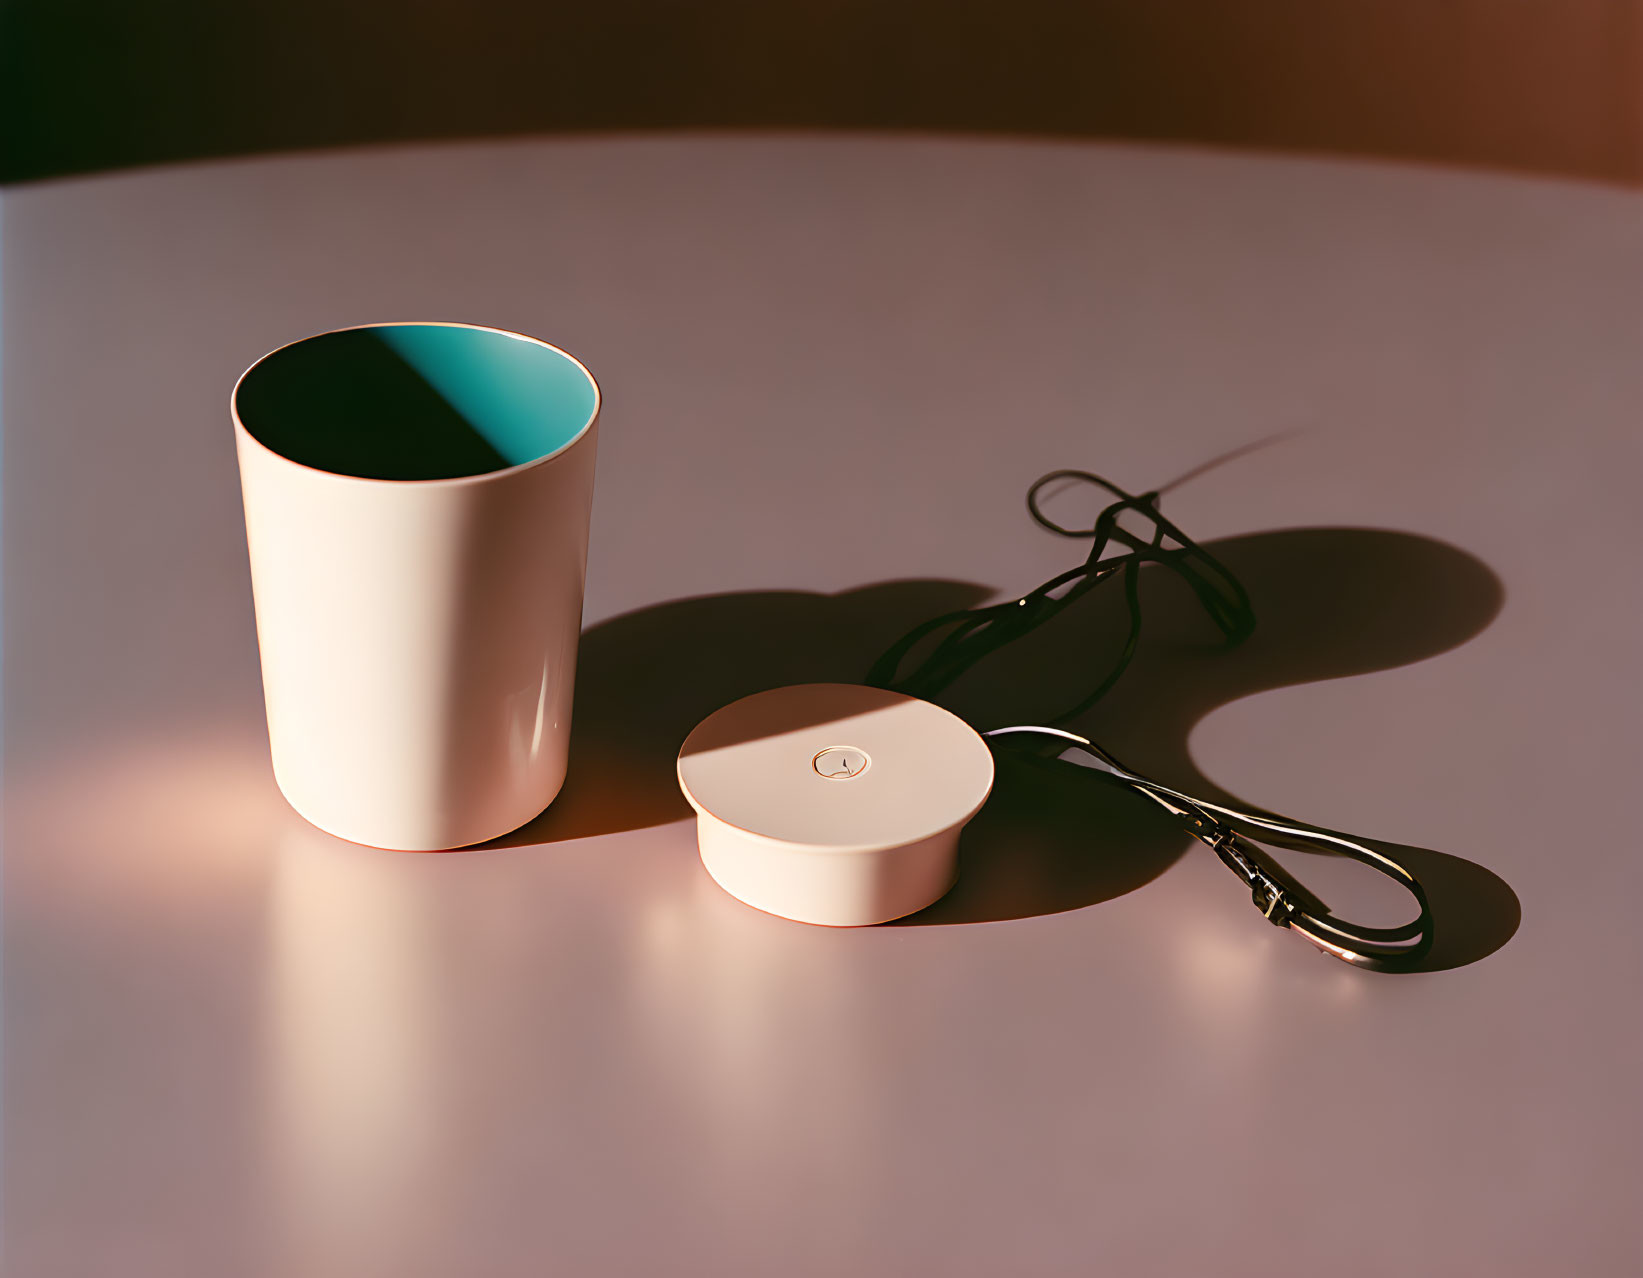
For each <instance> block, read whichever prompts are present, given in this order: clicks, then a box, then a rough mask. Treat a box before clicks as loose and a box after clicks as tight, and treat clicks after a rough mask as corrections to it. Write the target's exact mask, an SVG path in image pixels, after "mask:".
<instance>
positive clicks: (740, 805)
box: [679, 683, 993, 852]
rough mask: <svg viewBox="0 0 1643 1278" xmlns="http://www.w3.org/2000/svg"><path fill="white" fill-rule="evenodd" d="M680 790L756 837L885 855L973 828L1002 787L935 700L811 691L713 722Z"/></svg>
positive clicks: (686, 754)
mask: <svg viewBox="0 0 1643 1278" xmlns="http://www.w3.org/2000/svg"><path fill="white" fill-rule="evenodd" d="M679 786H680V788H681V789H682V790H683V791H684V792H685V797H686V798H687V799H689V800H690V802H691V805H692V806H693V807H694V808H695V809H696V810H697V811H698V812H701V813H704V814H706V815H707V816H710V817H714V818H717V819H718V820H720V821H723V822H725V823H726V824H728V825H732V826H735V827H736V828H737V829H740V830H744V831H746V832H748V833H750V834H757V835H763V836H764V837H766V838H771V839H778V840H780V841H782V842H784V843H792V844H799V845H803V846H805V847H807V848H813V849H817V850H826V851H834V852H877V851H882V850H884V849H886V848H891V847H898V846H900V845H902V844H904V843H913V842H917V841H918V840H921V839H928V838H930V837H932V836H933V835H936V834H939V833H941V832H942V831H943V830H947V829H950V828H952V827H953V826H955V825H961V824H963V823H964V822H966V821H968V820H969V819H970V818H971V817H972V816H974V815H975V814H976V812H977V810H978V809H979V808H980V807H981V805H982V804H983V803H984V802H986V800H987V795H988V793H989V792H990V791H991V789H992V786H993V756H992V752H991V751H990V750H989V749H988V748H987V743H986V742H985V741H983V740H982V739H981V736H980V735H979V734H978V733H977V732H976V730H975V729H974V728H972V727H970V725H969V724H967V723H965V722H964V720H962V719H960V718H959V717H958V716H957V715H954V714H951V713H950V712H948V711H946V710H943V709H942V708H941V707H940V706H936V705H931V704H930V703H929V702H928V701H920V700H919V699H918V698H917V697H909V696H906V695H904V694H902V693H899V692H886V691H885V690H883V689H882V688H867V687H862V686H860V685H858V684H852V683H805V684H796V685H794V686H792V687H788V688H774V689H772V690H771V691H769V692H757V693H754V694H753V695H752V696H751V697H743V698H742V699H741V700H740V701H733V702H731V703H730V704H729V705H728V706H725V707H724V708H723V709H722V710H717V711H715V712H714V713H713V714H710V715H709V716H708V717H707V718H706V719H703V720H702V722H701V723H699V724H697V725H696V729H695V731H693V732H692V733H691V734H690V736H688V737H687V738H686V739H685V743H684V746H683V747H682V748H681V749H680V751H679Z"/></svg>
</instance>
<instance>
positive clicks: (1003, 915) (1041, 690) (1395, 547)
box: [900, 528, 1521, 971]
mask: <svg viewBox="0 0 1643 1278" xmlns="http://www.w3.org/2000/svg"><path fill="white" fill-rule="evenodd" d="M1206 548H1207V549H1208V550H1209V551H1210V552H1211V553H1212V554H1214V555H1215V556H1216V557H1218V558H1219V559H1221V560H1222V562H1224V563H1225V564H1227V566H1228V567H1230V568H1231V569H1232V570H1233V571H1234V572H1235V573H1236V574H1237V575H1238V576H1239V578H1240V579H1241V580H1242V581H1243V582H1244V584H1245V585H1246V586H1247V587H1248V589H1249V592H1250V595H1251V597H1252V599H1253V601H1254V604H1255V610H1256V614H1257V616H1258V625H1257V628H1256V631H1255V633H1254V635H1253V636H1251V638H1250V639H1249V640H1247V641H1246V642H1245V643H1244V644H1243V645H1241V646H1240V647H1238V648H1234V649H1230V650H1229V649H1227V648H1225V647H1223V646H1221V645H1220V644H1219V642H1217V641H1216V640H1217V639H1218V636H1216V634H1215V631H1214V630H1213V628H1212V627H1211V626H1210V624H1209V623H1208V621H1207V620H1205V619H1204V618H1203V617H1202V616H1201V615H1200V614H1199V613H1198V611H1197V608H1198V605H1197V603H1196V601H1195V600H1194V599H1193V597H1192V595H1191V594H1190V593H1189V592H1188V591H1187V590H1186V589H1185V587H1184V586H1182V585H1181V584H1180V583H1179V582H1177V581H1175V580H1173V579H1172V578H1170V577H1169V576H1168V575H1167V574H1165V573H1162V572H1158V571H1155V570H1153V569H1148V570H1147V572H1146V575H1145V578H1144V593H1145V607H1146V621H1145V630H1144V633H1143V640H1142V644H1141V648H1140V651H1139V652H1138V654H1137V656H1136V659H1135V661H1134V663H1133V664H1132V665H1131V667H1130V669H1129V670H1128V671H1127V672H1126V673H1125V676H1124V678H1123V679H1122V680H1121V681H1120V682H1119V684H1118V685H1117V687H1115V688H1114V690H1113V691H1112V693H1111V694H1109V696H1108V697H1107V698H1106V700H1104V701H1103V702H1102V703H1101V704H1100V705H1098V706H1097V707H1096V708H1095V709H1094V710H1093V711H1091V712H1090V713H1089V714H1088V715H1086V716H1084V717H1083V718H1082V719H1081V720H1080V722H1078V723H1077V724H1075V725H1073V726H1074V727H1075V729H1076V730H1077V731H1080V732H1083V733H1085V734H1086V735H1089V736H1092V737H1094V738H1095V739H1097V740H1099V741H1101V742H1102V743H1103V744H1104V745H1107V746H1109V747H1110V748H1111V749H1113V750H1114V751H1115V752H1116V753H1117V755H1118V757H1119V758H1121V759H1122V760H1124V762H1125V763H1127V764H1129V765H1131V766H1133V767H1135V768H1138V769H1139V770H1140V771H1142V772H1144V773H1147V774H1149V775H1152V776H1156V777H1157V778H1159V779H1160V780H1162V781H1165V782H1166V783H1168V784H1171V785H1175V786H1178V787H1180V788H1182V789H1185V790H1187V791H1189V792H1192V793H1196V794H1201V795H1203V796H1204V797H1206V798H1211V799H1220V800H1221V801H1223V802H1227V803H1230V804H1233V805H1235V806H1240V807H1250V806H1259V805H1251V804H1249V803H1247V802H1245V801H1244V800H1242V799H1240V798H1238V797H1237V796H1234V795H1231V794H1228V793H1227V792H1226V791H1225V790H1223V789H1222V788H1221V787H1220V786H1218V785H1216V784H1215V783H1214V782H1213V781H1212V780H1211V779H1210V778H1208V777H1206V776H1205V775H1204V774H1203V773H1202V772H1201V771H1200V770H1199V768H1198V766H1197V764H1196V763H1195V762H1194V761H1193V759H1192V756H1191V754H1190V752H1189V751H1188V747H1187V743H1188V740H1189V737H1190V734H1191V732H1192V729H1193V728H1194V726H1195V725H1196V724H1197V723H1198V722H1199V721H1200V720H1202V719H1203V718H1204V717H1205V716H1207V715H1208V714H1210V713H1211V712H1213V711H1214V710H1216V709H1217V708H1219V707H1221V706H1224V705H1227V704H1228V703H1230V702H1233V701H1237V700H1239V699H1241V698H1243V697H1248V696H1253V695H1256V694H1258V693H1261V692H1265V691H1270V690H1272V689H1275V688H1282V687H1289V686H1293V685H1296V684H1303V683H1312V682H1317V681H1320V680H1325V679H1337V678H1343V677H1346V676H1349V675H1358V674H1365V673H1368V672H1371V671H1375V670H1386V669H1391V668H1394V667H1397V666H1402V665H1408V664H1411V663H1413V662H1417V661H1421V660H1424V659H1426V658H1428V657H1432V656H1435V655H1437V654H1438V653H1441V652H1444V651H1447V650H1448V649H1450V648H1454V647H1456V646H1458V645H1459V644H1462V643H1464V642H1466V641H1467V640H1468V639H1470V638H1472V637H1473V636H1474V635H1476V634H1478V633H1479V632H1481V631H1482V630H1483V629H1485V628H1486V627H1487V626H1488V625H1489V623H1490V622H1491V621H1492V620H1493V619H1494V617H1495V615H1496V614H1497V613H1498V612H1499V610H1500V607H1501V604H1502V602H1503V600H1504V598H1505V592H1504V589H1503V587H1502V586H1501V583H1500V581H1499V579H1498V578H1497V577H1496V576H1495V574H1494V573H1493V572H1492V571H1491V570H1490V569H1489V568H1488V567H1487V565H1485V564H1484V563H1482V562H1481V561H1480V560H1478V559H1476V558H1475V557H1474V556H1472V555H1470V554H1467V553H1466V552H1465V551H1462V550H1460V549H1458V548H1456V547H1454V546H1450V545H1447V544H1446V543H1443V542H1440V541H1436V540H1433V539H1431V538H1427V537H1421V536H1416V535H1414V534H1410V533H1402V532H1392V531H1387V530H1383V529H1369V528H1297V529H1287V530H1283V531H1278V532H1268V533H1258V534H1253V535H1250V536H1244V537H1234V538H1228V539H1224V540H1221V541H1218V542H1213V543H1209V544H1208V546H1207V547H1206ZM1122 613H1123V608H1122V603H1121V600H1120V599H1119V597H1118V593H1117V591H1116V590H1112V591H1109V592H1107V593H1103V592H1100V591H1097V592H1095V593H1094V594H1093V595H1091V596H1090V598H1089V599H1088V600H1087V601H1085V602H1084V603H1083V604H1081V605H1079V606H1078V607H1077V608H1075V609H1072V610H1069V612H1068V613H1067V614H1065V615H1063V616H1062V617H1061V618H1059V619H1058V620H1057V622H1056V623H1055V624H1053V625H1050V626H1046V627H1045V628H1044V629H1043V630H1042V631H1040V632H1038V633H1035V634H1033V635H1029V636H1028V637H1027V638H1025V639H1023V640H1022V641H1021V642H1020V643H1018V644H1016V645H1015V646H1014V647H1013V648H1012V649H1008V650H1006V651H1004V652H1001V653H999V654H998V655H997V656H996V657H995V658H994V659H993V660H991V661H989V662H984V663H983V664H982V665H980V666H978V667H977V668H976V669H975V670H973V671H971V672H970V673H969V674H968V675H966V676H965V678H964V679H963V680H961V681H960V682H959V683H958V684H955V685H954V687H953V688H951V689H949V691H948V694H947V695H945V696H944V697H943V698H942V701H943V703H944V704H946V705H947V706H948V707H949V708H950V709H953V710H954V711H956V712H957V713H959V714H960V715H962V716H963V717H965V718H966V719H967V720H969V721H970V722H972V723H975V724H977V725H978V726H981V727H992V726H1000V725H1002V724H1004V723H1006V722H1009V723H1034V722H1042V721H1043V720H1044V719H1045V718H1046V717H1049V716H1052V715H1054V714H1055V713H1056V712H1057V711H1058V710H1059V709H1060V708H1061V707H1062V706H1065V705H1066V704H1067V703H1068V702H1070V701H1073V700H1076V698H1077V696H1078V694H1079V693H1080V692H1081V691H1082V687H1083V686H1085V685H1087V684H1088V683H1089V682H1093V679H1094V677H1095V673H1096V672H1098V671H1099V670H1101V669H1103V668H1104V665H1103V662H1104V661H1106V660H1109V659H1110V654H1113V653H1116V651H1117V649H1118V646H1119V644H1120V642H1121V634H1122V623H1123V616H1122ZM1073 672H1077V673H1078V675H1079V676H1082V677H1083V680H1082V683H1081V682H1080V680H1079V679H1078V678H1075V677H1073ZM1095 781H1096V778H1092V777H1091V776H1089V774H1088V772H1087V771H1086V770H1085V769H1083V768H1080V767H1078V766H1076V765H1075V764H1072V763H1051V764H1045V763H1042V762H1037V763H1034V764H1031V765H1028V764H1026V763H1024V762H1011V761H1005V762H1004V763H1003V764H1002V765H1001V768H1000V772H999V777H998V783H997V785H996V787H995V790H994V797H993V798H992V799H991V800H990V801H989V803H988V805H987V807H986V808H985V809H983V812H982V814H981V815H980V816H979V817H977V819H976V820H975V821H974V822H972V823H971V825H970V827H969V828H968V829H967V830H966V831H965V836H964V838H963V840H962V841H961V844H960V857H961V872H960V876H959V881H958V884H957V886H955V888H954V889H953V891H952V892H951V893H949V895H948V896H947V897H945V898H943V899H942V900H941V901H939V902H937V903H936V904H935V905H933V906H931V907H930V908H929V909H928V910H925V911H923V912H921V913H919V914H917V915H914V916H912V917H911V918H909V919H904V920H901V921H900V923H901V925H905V926H921V925H941V924H956V923H973V922H982V921H988V920H997V919H1009V918H1022V917H1027V916H1030V915H1036V914H1045V913H1056V912H1059V911H1063V910H1069V909H1078V908H1081V907H1082V906H1085V905H1091V904H1094V903H1096V902H1098V901H1103V900H1108V899H1111V898H1112V897H1114V896H1118V895H1121V894H1123V893H1125V892H1128V891H1132V890H1133V889H1134V888H1136V887H1139V886H1141V885H1143V884H1145V883H1147V882H1149V881H1151V880H1152V879H1153V878H1155V877H1157V876H1158V875H1159V874H1161V873H1162V872H1163V871H1164V870H1165V869H1167V868H1168V867H1169V866H1170V865H1171V864H1173V863H1174V861H1175V860H1176V859H1177V858H1178V857H1179V856H1180V855H1181V854H1182V853H1183V852H1184V851H1185V850H1186V849H1187V848H1188V847H1193V846H1196V845H1195V844H1193V843H1192V842H1191V841H1190V840H1187V839H1185V838H1184V837H1183V836H1181V835H1180V834H1179V833H1178V832H1177V831H1176V830H1175V829H1174V827H1173V826H1171V824H1170V822H1169V820H1168V818H1167V817H1165V816H1163V815H1162V814H1160V813H1158V812H1157V811H1156V809H1154V808H1153V807H1152V806H1151V805H1150V804H1148V803H1147V802H1146V801H1145V800H1143V799H1140V798H1139V797H1138V796H1134V795H1130V794H1128V793H1126V792H1124V791H1123V790H1121V789H1119V788H1117V787H1114V786H1110V785H1105V784H1097V783H1094V782H1095ZM1294 815H1296V816H1300V817H1303V818H1304V817H1305V816H1307V815H1308V814H1305V813H1296V814H1294ZM1354 837H1361V836H1356V835H1355V836H1354ZM1364 841H1365V842H1370V843H1371V844H1372V846H1380V847H1383V848H1385V849H1386V850H1388V851H1391V852H1393V853H1394V854H1396V855H1398V856H1400V858H1401V859H1404V860H1405V863H1406V864H1408V865H1409V867H1410V868H1411V869H1412V870H1413V871H1414V872H1415V873H1416V874H1417V875H1418V876H1419V877H1420V878H1421V880H1422V882H1423V884H1425V886H1426V888H1427V892H1428V896H1429V898H1430V902H1431V907H1432V914H1433V918H1434V920H1435V924H1436V925H1435V928H1434V935H1435V941H1434V946H1433V948H1432V950H1431V952H1430V953H1429V954H1428V955H1427V956H1426V957H1425V958H1424V959H1423V960H1421V961H1419V962H1418V963H1417V964H1416V965H1415V966H1416V969H1417V970H1429V971H1435V970H1440V969H1443V968H1448V967H1457V966H1461V965H1463V964H1466V963H1471V962H1475V961H1477V960H1478V959H1479V958H1482V957H1484V956H1485V955H1487V954H1490V953H1492V952H1493V951H1494V950H1496V949H1499V948H1500V946H1502V945H1504V944H1505V943H1506V942H1507V941H1508V940H1509V939H1510V938H1511V936H1512V935H1513V933H1514V932H1515V931H1516V930H1517V926H1518V922H1519V919H1520V915H1521V907H1520V905H1519V902H1518V899H1517V896H1516V895H1515V894H1514V893H1513V891H1512V889H1511V888H1510V887H1509V886H1508V885H1507V884H1506V883H1505V882H1504V881H1503V880H1501V879H1500V878H1499V877H1498V876H1496V875H1495V874H1493V873H1491V872H1490V871H1488V870H1486V869H1484V868H1483V867H1481V866H1478V865H1474V864H1473V863H1471V862H1470V861H1466V860H1464V859H1462V858H1460V857H1457V856H1452V855H1449V854H1447V853H1442V852H1437V851H1433V850H1431V849H1427V848H1411V847H1408V846H1405V845H1400V844H1393V843H1385V842H1382V843H1379V844H1376V843H1375V842H1374V841H1373V840H1364ZM1313 855H1317V854H1313ZM1326 859H1330V860H1335V859H1337V858H1332V857H1331V858H1326ZM1303 877H1304V876H1303ZM1234 886H1235V885H1234V884H1233V883H1232V882H1231V881H1230V880H1229V883H1228V887H1229V889H1231V888H1233V887H1234ZM1343 913H1348V914H1349V913H1350V911H1348V910H1345V909H1343Z"/></svg>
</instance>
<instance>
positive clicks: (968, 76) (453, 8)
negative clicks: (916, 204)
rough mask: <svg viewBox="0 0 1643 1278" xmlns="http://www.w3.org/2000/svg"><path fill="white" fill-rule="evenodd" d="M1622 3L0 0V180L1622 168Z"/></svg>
mask: <svg viewBox="0 0 1643 1278" xmlns="http://www.w3.org/2000/svg"><path fill="white" fill-rule="evenodd" d="M1640 83H1643V4H1640V3H1638V2H1637V0H1090V2H1089V3H1074V2H1069V0H1013V2H1011V3H977V2H975V0H946V2H943V0H698V2H696V3H668V2H666V0H605V2H604V3H600V2H599V0H592V2H591V3H590V2H588V0H583V3H579V4H567V3H562V2H560V0H548V2H546V3H539V4H529V3H525V2H524V0H511V2H498V0H476V2H473V3H467V4H459V3H453V2H452V0H281V2H280V3H268V2H267V0H253V2H251V3H231V2H229V0H216V2H215V3H212V2H209V0H0V130H3V131H0V181H9V182H17V181H27V180H30V179H35V178H41V177H49V176H53V175H60V174H69V173H78V172H87V171H94V170H100V169H108V168H118V167H122V166H128V165H140V164H154V163H164V162H169V161H175V160H183V159H191V158H196V157H206V156H220V155H232V154H240V153H246V152H258V151H269V150H285V149H291V148H303V147H317V146H334V145H339V144H351V143H364V142H378V141H386V140H400V139H419V138H442V137H461V136H474V135H488V134H507V133H522V132H530V133H552V132H564V131H570V130H578V131H585V130H599V129H659V128H704V127H706V128H749V127H752V128H794V127H799V128H871V129H916V130H961V131H970V132H990V131H1003V132H1027V133H1035V134H1061V135H1071V136H1087V137H1109V138H1114V137H1115V138H1140V139H1171V140H1179V141H1183V142H1191V143H1209V144H1219V145H1231V146H1240V147H1244V146H1254V147H1269V148H1282V149H1299V150H1307V151H1328V152H1339V153H1348V154H1369V155H1380V156H1387V157H1395V158H1400V159H1416V160H1428V161H1437V162H1442V163H1461V164H1475V165H1485V166H1490V167H1497V168H1514V169H1526V170H1533V171H1540V172H1548V173H1557V174H1564V175H1573V176H1579V177H1585V178H1593V179H1598V180H1603V181H1609V182H1623V183H1637V182H1639V181H1643V92H1640V88H1639V86H1640Z"/></svg>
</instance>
